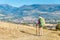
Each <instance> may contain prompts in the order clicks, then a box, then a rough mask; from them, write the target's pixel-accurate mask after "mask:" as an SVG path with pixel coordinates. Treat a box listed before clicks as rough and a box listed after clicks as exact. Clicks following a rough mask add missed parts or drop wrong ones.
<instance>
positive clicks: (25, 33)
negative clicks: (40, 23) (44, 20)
mask: <svg viewBox="0 0 60 40" xmlns="http://www.w3.org/2000/svg"><path fill="white" fill-rule="evenodd" d="M35 34H36V28H34V27H29V26H26V25H19V24H13V23H7V22H0V40H60V31H50V30H45V29H44V35H43V36H36V35H35Z"/></svg>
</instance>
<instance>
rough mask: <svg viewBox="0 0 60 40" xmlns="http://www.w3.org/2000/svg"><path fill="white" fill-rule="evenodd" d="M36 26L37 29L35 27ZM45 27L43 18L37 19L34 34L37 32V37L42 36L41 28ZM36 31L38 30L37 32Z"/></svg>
mask: <svg viewBox="0 0 60 40" xmlns="http://www.w3.org/2000/svg"><path fill="white" fill-rule="evenodd" d="M37 26H38V27H37ZM44 26H45V19H44V18H42V17H39V18H38V22H37V24H36V34H37V32H38V33H39V34H37V35H43V27H44ZM37 29H38V30H37Z"/></svg>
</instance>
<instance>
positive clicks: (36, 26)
mask: <svg viewBox="0 0 60 40" xmlns="http://www.w3.org/2000/svg"><path fill="white" fill-rule="evenodd" d="M36 35H37V24H36Z"/></svg>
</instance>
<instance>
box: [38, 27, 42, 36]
mask: <svg viewBox="0 0 60 40" xmlns="http://www.w3.org/2000/svg"><path fill="white" fill-rule="evenodd" d="M39 30H40V31H39V34H40V35H43V27H41V28H39Z"/></svg>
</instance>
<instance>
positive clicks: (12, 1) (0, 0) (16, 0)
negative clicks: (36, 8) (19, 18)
mask: <svg viewBox="0 0 60 40" xmlns="http://www.w3.org/2000/svg"><path fill="white" fill-rule="evenodd" d="M0 4H9V5H12V6H15V7H19V6H22V5H32V4H60V0H0Z"/></svg>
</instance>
